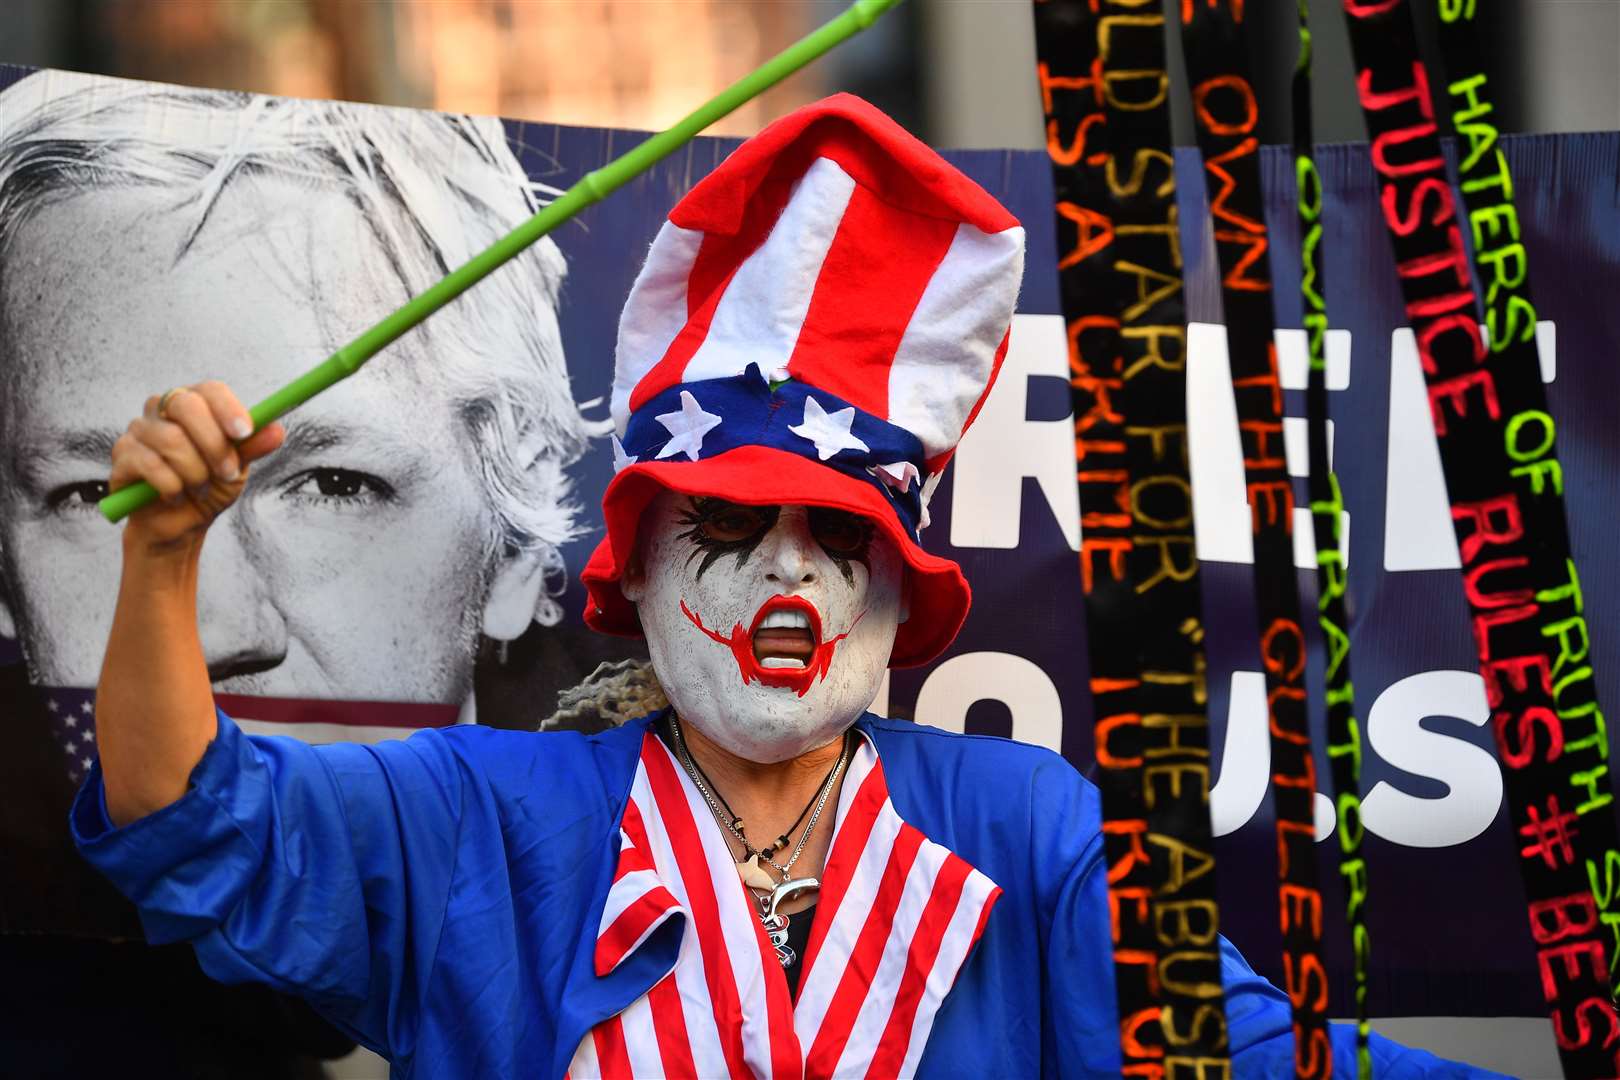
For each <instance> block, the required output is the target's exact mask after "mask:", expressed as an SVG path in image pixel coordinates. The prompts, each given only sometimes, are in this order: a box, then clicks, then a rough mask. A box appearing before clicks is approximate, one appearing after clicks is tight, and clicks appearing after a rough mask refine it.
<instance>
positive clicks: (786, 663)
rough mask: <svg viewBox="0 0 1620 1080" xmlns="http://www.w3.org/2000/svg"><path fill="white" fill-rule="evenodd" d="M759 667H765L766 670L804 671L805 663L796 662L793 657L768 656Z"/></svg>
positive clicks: (801, 661)
mask: <svg viewBox="0 0 1620 1080" xmlns="http://www.w3.org/2000/svg"><path fill="white" fill-rule="evenodd" d="M759 666H760V667H764V668H800V669H803V667H804V661H803V660H795V659H793V658H792V657H787V656H767V657H766V658H765V659H763V660H761V661H760V662H759Z"/></svg>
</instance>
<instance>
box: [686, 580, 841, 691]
mask: <svg viewBox="0 0 1620 1080" xmlns="http://www.w3.org/2000/svg"><path fill="white" fill-rule="evenodd" d="M681 613H682V614H683V615H685V616H686V617H687V619H688V620H690V621H691V623H692V625H693V626H695V627H697V628H698V629H699V630H701V631H702V632H703V633H704V634H705V635H707V636H708V637H709V638H710V639H711V640H713V641H715V642H717V643H719V644H721V645H725V646H727V647H728V648H729V649H730V650H731V655H732V656H733V657H734V658H735V659H736V661H737V670H738V673H739V674H741V675H742V681H743V685H744V686H747V685H748V684H749V683H753V682H758V683H760V684H761V685H763V686H770V687H777V688H780V689H784V690H792V691H793V692H794V693H796V694H798V695H799V696H800V697H804V695H805V694H808V693H809V692H810V687H812V686H813V685H815V683H816V680H818V679H823V678H826V676H827V669H828V668H829V667H831V666H832V661H833V654H834V652H835V651H836V650H837V648H838V643H839V642H840V641H843V640H844V639H845V638H846V637H848V636H849V635H850V632H851V631H853V630H854V629H855V627H856V625H858V624H859V623H860V621H861V619H862V618H863V617H864V616H865V615H866V613H865V612H864V611H863V612H861V614H860V615H857V616H855V621H854V622H852V623H850V625H849V630H845V631H844V632H843V633H842V634H838V635H836V636H834V637H830V638H823V637H822V636H821V613H820V612H818V611H817V610H816V606H815V605H814V604H812V603H811V602H810V601H808V600H806V599H804V598H803V597H799V596H773V597H771V598H770V599H769V600H767V601H765V603H764V604H763V605H761V607H760V609H759V611H758V612H757V613H756V614H755V615H754V625H753V627H752V628H751V629H746V630H745V629H744V628H743V624H742V623H740V622H739V623H737V624H736V625H735V626H733V627H732V628H731V633H730V634H729V635H727V634H722V633H719V632H718V631H715V630H711V629H709V628H708V627H707V626H704V625H703V619H702V618H701V617H700V616H699V615H698V614H697V613H696V612H695V611H693V610H692V609H691V608H689V607H687V606H686V601H685V600H682V601H681Z"/></svg>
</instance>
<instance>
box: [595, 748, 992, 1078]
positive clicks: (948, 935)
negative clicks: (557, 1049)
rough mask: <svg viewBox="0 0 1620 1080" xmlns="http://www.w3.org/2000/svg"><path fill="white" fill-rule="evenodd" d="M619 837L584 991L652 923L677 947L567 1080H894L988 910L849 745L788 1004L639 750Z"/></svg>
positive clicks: (660, 756)
mask: <svg viewBox="0 0 1620 1080" xmlns="http://www.w3.org/2000/svg"><path fill="white" fill-rule="evenodd" d="M620 835H621V848H620V856H619V867H618V872H617V874H616V875H615V878H614V882H613V886H612V888H611V889H610V890H609V893H608V899H607V904H606V906H605V908H604V910H603V912H602V920H601V929H600V933H599V936H598V938H597V947H596V970H597V974H599V975H602V974H606V973H607V972H609V971H612V970H613V969H614V968H615V967H616V966H617V965H618V964H619V963H621V962H622V961H623V960H624V958H625V957H626V956H628V955H630V953H631V952H633V951H634V950H635V949H636V948H637V947H638V946H639V945H640V944H641V943H642V942H644V941H645V940H646V939H647V937H648V936H649V935H650V934H651V933H652V932H653V931H654V930H655V929H656V928H657V927H658V926H659V925H661V924H662V923H663V922H665V921H666V920H668V919H669V918H671V917H673V916H676V915H680V916H682V917H683V918H684V919H685V930H684V933H683V937H682V940H681V946H680V952H679V955H678V958H677V960H676V963H675V967H674V970H672V971H671V972H670V973H669V974H667V975H666V976H664V977H663V978H662V979H660V980H659V982H658V983H657V984H656V985H655V986H654V987H653V988H652V989H651V990H650V991H649V992H648V993H646V994H644V995H643V996H642V997H640V998H639V999H637V1000H636V1001H635V1002H634V1003H632V1004H631V1005H630V1007H629V1008H627V1009H626V1010H625V1011H624V1012H622V1013H620V1014H619V1015H618V1016H615V1017H612V1018H611V1019H609V1020H606V1021H604V1022H603V1023H601V1024H599V1025H597V1027H596V1028H595V1030H593V1031H592V1032H591V1033H590V1035H588V1036H587V1037H586V1038H585V1039H584V1040H583V1041H581V1043H580V1046H579V1049H578V1051H577V1052H576V1053H575V1055H574V1059H573V1062H572V1064H571V1065H570V1066H569V1070H568V1075H569V1077H570V1078H571V1080H587V1078H592V1077H604V1078H608V1080H615V1078H619V1077H653V1076H667V1077H732V1078H734V1080H743V1078H754V1077H757V1078H761V1080H763V1078H772V1080H785V1078H821V1077H834V1076H838V1077H843V1076H874V1077H886V1076H907V1075H910V1074H911V1073H913V1072H915V1071H916V1066H917V1062H918V1060H919V1059H920V1058H921V1056H922V1052H923V1047H924V1046H925V1045H926V1044H927V1042H928V1034H929V1032H930V1031H931V1030H932V1028H933V1022H934V1014H935V1013H936V1012H937V1011H938V1009H939V1006H940V1003H941V1002H942V1001H943V1000H944V997H945V995H946V993H948V992H949V990H950V988H951V986H952V984H953V983H954V982H955V980H956V973H957V972H958V971H959V970H960V969H961V967H962V964H963V963H964V962H966V960H967V957H968V954H969V953H970V952H971V951H972V949H973V946H974V944H975V943H976V942H977V941H978V939H979V936H980V934H982V933H983V931H984V926H985V921H986V920H987V919H988V918H989V915H990V910H991V908H992V906H993V905H994V904H995V902H996V899H997V897H998V896H1000V894H1001V890H1000V888H999V887H997V885H996V884H995V883H994V882H993V881H991V880H990V879H989V878H987V877H985V876H984V875H983V874H981V873H979V872H978V871H977V870H975V869H973V867H971V866H969V865H968V864H967V863H966V862H964V861H963V860H962V859H961V858H960V857H958V856H957V855H955V854H953V853H952V852H951V851H949V850H947V849H946V848H944V847H942V846H941V845H939V844H936V843H934V842H933V841H931V840H929V839H928V838H927V837H925V836H923V835H922V833H920V832H918V831H917V830H916V829H915V828H913V827H912V826H910V825H908V824H906V823H905V822H904V821H903V820H901V818H900V816H899V814H898V813H896V812H895V809H894V804H893V803H892V802H890V800H889V792H888V786H887V785H886V784H885V783H884V779H883V768H882V765H881V764H880V763H879V761H878V757H877V753H876V751H875V750H873V748H872V746H871V745H870V743H869V742H867V741H866V740H864V739H863V740H862V741H861V744H860V746H859V748H858V750H857V752H856V753H855V755H854V756H853V758H852V760H851V763H850V767H849V772H848V774H847V776H846V777H845V780H844V787H843V791H842V793H841V795H840V798H839V803H838V817H837V822H836V828H835V832H834V835H833V842H832V847H831V850H830V852H829V854H828V858H827V865H826V868H825V871H824V872H823V874H822V890H821V896H820V900H819V904H818V907H817V910H816V914H815V922H814V923H813V925H812V930H811V935H810V941H809V945H808V947H807V949H806V951H805V957H804V964H803V974H802V976H801V980H802V981H801V984H800V986H801V989H800V993H799V999H798V1002H797V1004H796V1005H795V1003H794V1002H793V1001H792V1000H791V999H790V997H789V994H788V988H787V980H786V978H784V976H783V974H782V969H781V966H780V965H779V964H778V962H777V959H776V954H775V951H774V950H773V949H772V948H771V945H770V942H769V941H768V940H767V939H766V937H765V933H764V930H763V928H762V927H761V926H760V924H759V920H758V918H756V917H755V914H754V906H753V903H752V901H751V899H750V896H749V893H748V892H747V890H746V889H744V888H743V885H742V882H741V881H740V880H739V879H738V877H737V870H736V865H735V863H734V862H733V861H732V858H731V852H730V850H729V848H728V847H727V846H726V842H725V839H724V837H723V836H722V835H721V832H720V827H719V825H718V824H716V822H715V821H714V818H713V816H712V815H711V814H710V812H709V810H708V807H707V806H706V805H705V804H704V802H703V797H702V796H701V795H700V794H699V793H698V791H697V789H696V788H695V787H694V786H693V785H692V783H691V781H690V780H689V779H688V778H687V776H686V774H685V773H684V772H683V771H682V769H681V768H680V766H679V764H678V763H677V762H676V761H675V759H674V757H673V756H672V755H671V754H670V753H669V751H668V749H667V748H666V747H665V746H664V744H663V743H662V742H660V741H659V740H658V739H657V738H656V737H655V736H654V735H652V734H650V733H649V734H648V735H647V738H646V740H645V741H644V743H643V744H642V750H641V762H640V765H639V767H638V769H637V771H636V778H635V782H634V784H633V785H632V787H631V790H630V802H629V805H628V806H626V808H625V815H624V822H623V827H622V829H621V834H620Z"/></svg>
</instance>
